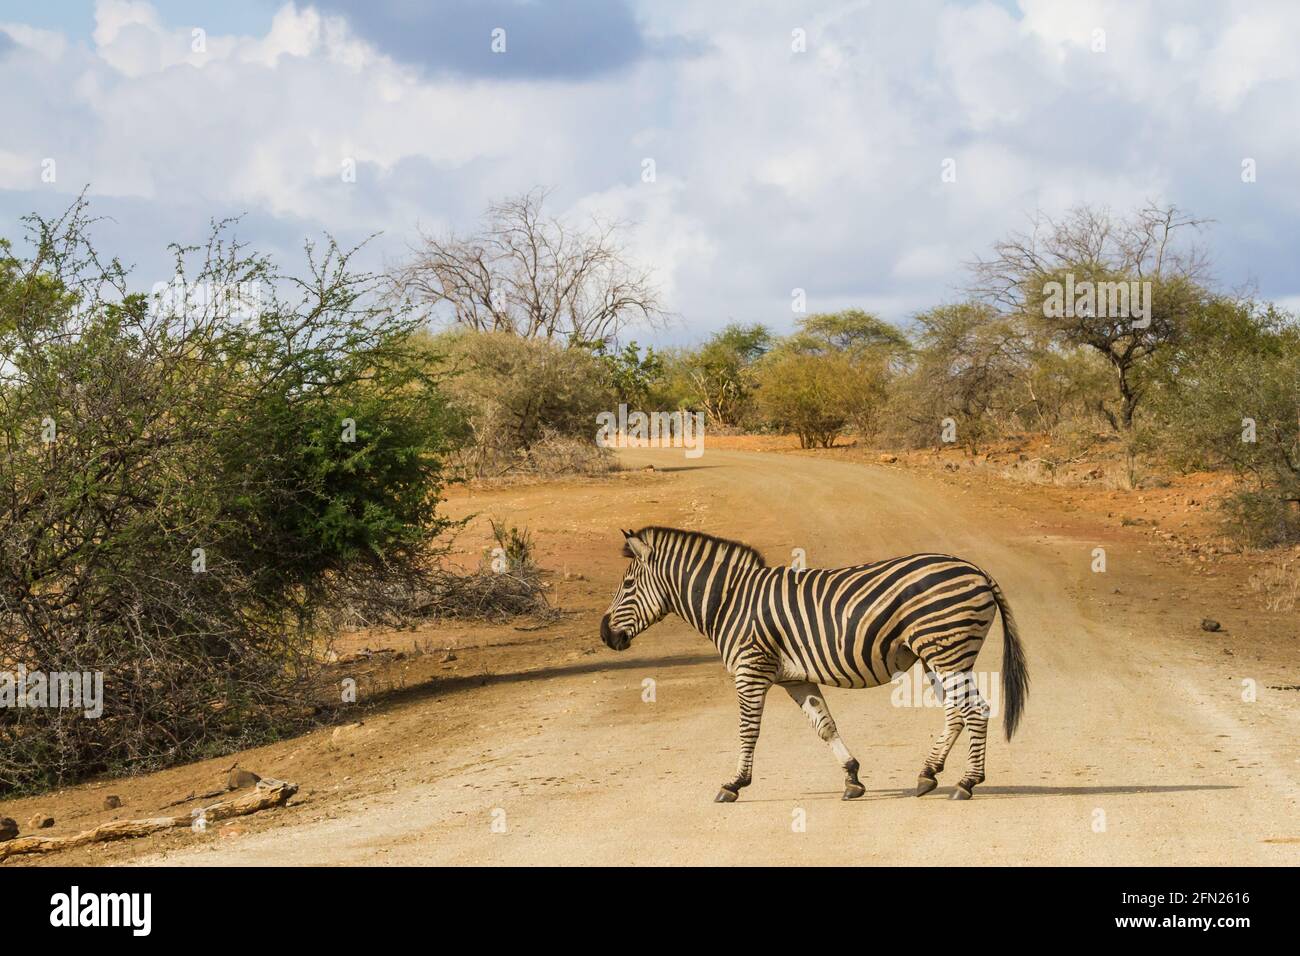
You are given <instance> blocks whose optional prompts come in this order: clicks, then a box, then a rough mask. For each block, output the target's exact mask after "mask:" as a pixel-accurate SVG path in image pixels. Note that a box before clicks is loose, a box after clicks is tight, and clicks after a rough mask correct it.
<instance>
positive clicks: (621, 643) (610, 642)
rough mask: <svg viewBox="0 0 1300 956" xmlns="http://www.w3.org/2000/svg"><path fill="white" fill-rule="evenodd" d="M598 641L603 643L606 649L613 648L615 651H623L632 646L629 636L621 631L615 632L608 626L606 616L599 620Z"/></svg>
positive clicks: (607, 617)
mask: <svg viewBox="0 0 1300 956" xmlns="http://www.w3.org/2000/svg"><path fill="white" fill-rule="evenodd" d="M600 639H601V640H602V641H604V642H605V646H606V647H610V648H613V649H614V650H616V651H625V650H627V649H628V647H630V646H631V644H632V638H631V636H629V635H628V634H625V633H624V632H623V631H616V630H614V629H613V628H612V627H610V626H609V615H608V614H606V615H605V616H604V617H602V618H601V619H600Z"/></svg>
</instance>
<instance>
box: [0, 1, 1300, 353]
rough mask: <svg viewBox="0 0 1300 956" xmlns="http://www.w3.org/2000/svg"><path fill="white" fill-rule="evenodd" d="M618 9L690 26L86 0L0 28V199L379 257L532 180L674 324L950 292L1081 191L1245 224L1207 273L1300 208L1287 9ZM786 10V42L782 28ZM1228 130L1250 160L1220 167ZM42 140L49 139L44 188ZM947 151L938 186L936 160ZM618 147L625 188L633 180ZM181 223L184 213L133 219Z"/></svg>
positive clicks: (881, 303) (928, 5) (1226, 268)
mask: <svg viewBox="0 0 1300 956" xmlns="http://www.w3.org/2000/svg"><path fill="white" fill-rule="evenodd" d="M1260 10H1264V11H1266V12H1267V15H1260V13H1259V11H1260ZM639 13H640V16H641V19H642V20H643V22H644V25H645V29H646V30H647V32H649V33H651V34H653V35H656V36H660V37H671V36H687V37H690V38H691V40H692V43H693V44H694V45H695V46H696V47H697V49H698V52H696V53H695V55H692V56H685V57H666V56H665V57H654V56H651V57H646V58H643V59H641V60H639V61H637V62H635V63H634V64H632V65H630V66H627V67H625V68H624V69H622V70H619V71H613V72H607V73H602V74H600V75H597V76H592V77H588V78H586V79H583V80H566V81H559V80H555V79H546V80H536V81H530V80H528V79H526V78H514V79H510V80H504V79H501V80H498V79H493V78H485V77H484V76H482V75H481V74H476V75H474V76H467V75H459V74H454V73H430V72H426V71H422V70H421V69H420V68H419V67H417V66H412V65H409V64H406V63H403V62H398V61H396V60H394V59H393V57H392V56H390V55H389V54H388V53H387V52H386V51H385V50H383V49H379V48H376V47H375V46H374V45H372V44H371V43H369V42H366V41H364V40H362V39H360V36H359V33H358V31H356V30H354V29H353V28H352V27H351V26H350V25H349V23H348V22H347V21H346V20H344V19H341V18H339V17H335V16H324V15H322V14H321V13H319V12H318V11H317V10H316V9H315V8H313V7H312V6H311V5H310V4H297V5H295V4H292V3H286V4H284V5H283V6H282V7H280V8H279V9H278V10H277V11H276V12H275V14H274V17H273V19H272V20H271V22H270V25H269V27H268V28H267V29H265V30H264V31H262V32H261V33H260V35H254V36H238V35H216V34H208V35H207V36H206V37H205V42H206V50H205V51H204V52H196V51H195V50H194V49H193V37H192V34H191V28H190V27H188V26H184V27H176V26H172V25H170V24H169V21H168V20H167V19H166V17H164V16H162V15H160V14H159V13H158V12H157V10H156V9H155V8H154V7H153V6H150V5H149V4H148V3H143V2H124V0H100V2H99V3H98V4H97V5H96V25H95V30H94V34H93V38H92V39H93V43H91V44H85V43H70V42H68V41H67V40H65V39H64V38H63V37H61V36H59V35H58V34H54V33H50V32H49V31H40V30H34V29H32V28H30V27H26V26H23V25H21V24H5V25H0V30H2V31H3V32H4V33H6V34H7V35H8V36H9V37H11V38H12V39H13V40H14V42H15V43H17V44H18V46H17V47H11V48H9V49H8V50H7V52H6V51H0V86H3V87H4V88H6V89H7V90H9V91H14V92H15V93H16V95H11V96H8V97H7V99H6V131H5V141H4V146H3V151H2V152H0V189H5V190H11V191H14V192H12V193H11V194H10V195H8V196H6V195H5V194H3V193H0V201H3V202H4V208H5V209H6V211H13V210H23V209H25V208H29V207H30V203H29V196H30V197H36V199H41V198H42V197H46V196H47V195H48V194H49V192H51V191H55V192H58V193H59V194H62V195H63V196H65V197H66V196H68V195H71V194H73V193H75V192H77V191H79V190H80V189H81V188H82V186H83V185H84V184H86V183H90V184H91V192H92V195H97V196H101V197H116V199H117V200H120V201H121V202H122V203H125V204H128V205H127V206H124V207H123V208H129V209H134V210H138V213H137V215H138V216H139V221H138V222H132V223H130V224H129V225H130V228H126V229H124V233H126V234H127V235H128V236H129V237H130V238H131V241H134V242H138V243H140V244H142V245H143V244H145V243H148V244H150V245H151V246H156V247H158V248H161V247H163V246H164V245H165V243H166V242H168V241H171V240H177V239H194V238H196V237H197V235H198V234H200V233H201V232H202V229H203V227H204V225H205V223H206V220H207V218H208V217H209V216H213V215H218V216H219V215H225V214H229V213H231V212H242V211H248V212H250V213H252V214H256V216H258V217H261V218H260V219H259V221H260V222H263V223H265V222H274V223H280V224H283V230H282V231H283V232H284V233H286V234H289V233H292V234H302V233H306V232H313V231H319V230H321V229H329V230H332V231H335V232H346V233H351V234H354V235H360V234H365V233H369V232H371V231H374V230H384V231H385V232H386V234H387V235H386V236H385V238H384V239H382V240H381V241H380V244H379V251H381V252H382V253H383V254H384V255H396V254H400V252H401V250H402V248H403V247H404V243H405V241H406V240H407V239H409V238H410V237H411V236H412V235H413V233H414V230H415V227H416V224H417V222H418V223H421V224H422V225H424V226H425V227H426V228H445V227H448V226H451V225H455V226H458V227H461V228H465V227H469V226H470V225H472V222H473V220H474V219H475V218H476V216H477V214H478V212H479V211H480V210H481V209H482V207H483V206H484V205H485V204H486V202H487V201H488V200H490V199H492V198H496V197H500V196H503V195H507V194H512V193H519V192H522V191H525V190H528V189H530V188H532V187H535V186H538V185H545V186H553V187H556V191H555V194H554V198H553V202H554V203H555V205H556V211H566V210H567V211H571V212H573V213H574V214H575V215H585V214H587V213H589V212H595V211H598V212H600V213H602V214H605V215H610V216H614V217H618V218H622V219H627V220H629V221H631V222H633V223H634V224H635V225H634V229H633V232H632V233H631V235H630V243H631V246H632V250H633V251H634V253H635V254H636V255H637V256H638V258H640V259H642V260H643V261H645V262H647V263H649V264H651V265H653V266H654V267H655V268H656V269H657V270H658V272H659V274H660V281H661V285H662V286H663V288H664V290H665V292H666V293H667V294H668V296H669V297H670V302H669V304H670V306H671V308H672V309H674V310H675V311H678V312H680V313H682V315H683V317H684V318H685V319H686V324H687V327H689V328H690V329H694V330H698V329H699V328H702V327H709V326H716V325H720V324H721V323H723V322H725V321H727V320H728V319H732V318H734V319H738V320H744V321H760V320H761V321H769V322H771V323H773V324H775V325H778V326H788V325H789V322H790V318H791V316H790V311H789V295H790V290H791V289H792V288H794V287H800V288H805V289H807V290H808V295H809V300H810V304H811V305H813V306H814V307H817V308H822V307H826V308H833V307H839V306H841V305H852V304H855V303H856V304H863V305H868V304H870V303H876V304H877V305H878V307H880V308H882V309H884V310H886V314H887V317H890V318H896V319H901V318H903V317H904V311H913V310H914V309H915V308H918V307H920V306H921V305H923V304H925V303H926V302H934V301H939V300H943V299H945V298H950V297H951V294H952V290H954V289H958V288H959V287H960V286H961V284H962V283H963V281H964V279H965V274H964V272H963V266H962V263H963V262H965V261H968V260H969V259H971V258H972V257H973V256H974V255H976V254H977V253H980V252H983V251H985V250H987V248H988V246H989V244H990V243H991V242H992V241H993V240H994V239H995V238H997V237H998V236H1000V235H1003V234H1005V232H1006V231H1008V230H1009V229H1011V228H1013V227H1017V226H1020V225H1022V224H1023V223H1024V216H1025V214H1026V213H1027V212H1030V211H1032V210H1033V209H1034V208H1035V207H1043V208H1045V209H1049V210H1052V211H1059V210H1060V209H1063V208H1065V207H1066V206H1068V205H1070V204H1073V203H1077V202H1085V201H1086V202H1097V203H1107V204H1109V205H1111V206H1112V207H1114V208H1116V209H1122V208H1124V207H1125V206H1129V205H1132V204H1135V203H1138V202H1141V201H1143V200H1144V199H1146V198H1148V197H1164V198H1167V199H1169V200H1171V201H1175V202H1178V203H1179V204H1180V205H1182V206H1184V207H1187V208H1190V209H1191V210H1193V211H1195V212H1198V213H1200V214H1202V215H1208V216H1212V217H1215V218H1218V219H1220V220H1229V219H1230V218H1231V217H1233V216H1238V215H1240V216H1250V217H1254V218H1255V219H1257V221H1258V222H1259V223H1260V224H1261V228H1260V229H1259V230H1258V234H1257V233H1256V232H1243V231H1240V230H1238V231H1235V232H1233V233H1232V235H1233V236H1234V237H1235V239H1236V242H1235V244H1229V245H1226V246H1224V247H1223V248H1222V249H1221V250H1218V249H1216V251H1219V252H1221V259H1222V260H1224V261H1223V263H1222V266H1221V268H1220V270H1219V271H1220V273H1221V274H1224V275H1225V278H1226V279H1227V280H1229V281H1237V280H1239V279H1245V278H1247V276H1246V275H1245V274H1243V273H1245V272H1248V271H1253V272H1254V273H1255V274H1256V275H1257V276H1258V277H1259V278H1260V279H1261V280H1262V281H1261V284H1262V285H1263V286H1264V289H1265V292H1266V293H1267V289H1268V287H1269V283H1270V282H1272V283H1273V284H1274V285H1279V284H1285V283H1287V282H1289V280H1288V279H1285V278H1284V276H1285V274H1286V273H1285V271H1284V270H1285V269H1287V268H1289V266H1286V265H1284V263H1285V261H1286V253H1285V249H1283V248H1280V247H1281V246H1285V243H1280V242H1278V241H1276V240H1270V238H1269V237H1270V236H1275V235H1277V234H1279V230H1280V232H1281V234H1284V235H1285V234H1291V235H1293V234H1294V231H1295V230H1294V228H1292V229H1290V231H1289V233H1288V230H1287V229H1286V228H1285V226H1286V225H1287V221H1286V220H1276V219H1270V218H1269V217H1282V216H1291V217H1294V215H1295V213H1296V211H1297V210H1300V183H1297V182H1296V181H1295V180H1294V177H1293V176H1292V175H1291V174H1290V169H1291V168H1292V167H1293V166H1294V163H1293V161H1292V159H1293V157H1294V155H1295V154H1296V153H1297V151H1300V128H1298V127H1297V124H1294V123H1287V122H1285V121H1284V117H1286V116H1289V115H1290V113H1291V112H1292V111H1293V105H1294V102H1295V101H1296V99H1297V94H1300V72H1298V68H1297V66H1296V59H1295V58H1294V57H1293V56H1292V55H1290V52H1289V51H1288V50H1287V48H1286V43H1287V41H1288V39H1289V37H1291V36H1294V35H1295V34H1296V33H1297V29H1296V28H1297V27H1300V8H1296V9H1294V10H1293V8H1292V7H1291V6H1290V5H1288V4H1284V3H1272V4H1267V5H1265V4H1263V3H1261V4H1252V5H1249V6H1248V7H1246V8H1244V9H1243V8H1237V7H1232V6H1227V5H1220V4H1214V3H1210V2H1206V3H1204V4H1195V5H1193V4H1184V3H1178V2H1174V0H1159V2H1155V3H1137V2H1127V0H1126V2H1118V0H1115V2H1103V0H1090V2H1080V3H1070V4H1062V3H1057V2H1049V0H1022V3H1021V9H1020V10H1019V11H1009V10H1008V9H1007V8H1006V6H1005V5H999V4H994V3H992V2H988V0H983V2H977V3H973V4H972V3H966V2H956V0H953V2H948V3H945V2H941V0H918V2H916V3H910V4H902V5H890V6H889V7H888V8H886V7H885V5H882V4H851V5H844V6H837V7H836V8H834V9H833V10H826V9H823V8H821V7H819V6H817V5H815V4H809V5H808V6H807V7H805V8H802V9H801V8H800V7H798V6H797V5H794V6H792V5H789V4H785V3H776V2H772V3H755V4H752V5H747V6H746V12H745V14H744V15H737V14H736V13H735V12H734V10H733V9H721V8H719V7H716V6H715V5H710V4H699V3H694V2H687V0H673V2H662V3H654V4H650V3H648V2H646V3H643V4H642V6H641V9H640V11H639ZM358 15H364V14H358ZM795 28H800V29H804V30H805V31H806V32H807V37H808V51H807V53H804V54H799V53H794V52H792V51H791V49H790V36H791V30H793V29H795ZM1096 29H1104V30H1105V40H1106V44H1105V51H1104V52H1093V49H1092V46H1093V41H1094V36H1095V35H1094V32H1093V31H1094V30H1096ZM1243 156H1251V157H1255V158H1256V159H1257V160H1258V162H1259V169H1260V181H1259V182H1258V183H1256V184H1253V185H1251V186H1250V187H1243V184H1242V183H1241V182H1240V179H1239V169H1240V160H1241V158H1242V157H1243ZM43 157H54V158H56V159H57V161H58V163H59V179H58V182H57V183H56V184H54V185H52V186H44V185H41V184H39V169H38V168H37V167H38V164H39V162H40V159H41V158H43ZM945 157H953V158H955V159H956V161H957V173H958V177H957V182H955V183H943V182H941V179H940V171H941V167H940V163H941V161H942V160H943V159H944V158H945ZM646 158H652V159H653V160H654V161H655V164H656V168H657V174H658V181H657V182H656V183H654V184H645V183H641V182H640V173H641V163H642V161H643V159H646ZM345 159H352V160H355V162H356V164H357V173H358V181H357V183H355V184H347V183H344V182H343V181H342V178H341V176H340V172H341V167H342V163H343V161H344V160H345ZM1243 189H1250V190H1253V192H1243ZM42 190H43V191H42ZM18 191H21V192H18ZM1245 201H1250V202H1255V203H1257V205H1254V206H1251V207H1250V209H1249V210H1243V209H1242V206H1241V204H1242V203H1243V202H1245ZM151 209H152V210H157V211H159V212H160V213H161V212H166V215H158V216H150V215H149V214H148V212H147V211H148V210H151ZM1239 210H1241V211H1239ZM123 214H125V213H123ZM190 219H192V220H194V222H193V233H191V234H190V235H188V236H186V235H181V236H177V235H163V234H161V230H162V229H163V228H164V227H163V226H162V225H160V224H159V223H160V222H161V223H166V224H167V225H166V228H173V225H174V223H175V222H177V221H179V220H184V221H189V220H190ZM1270 224H1271V225H1272V227H1273V228H1270ZM246 238H249V239H252V240H254V241H255V242H256V241H257V240H258V238H259V237H258V236H256V235H252V236H247V237H246ZM1261 273H1262V274H1261ZM1274 273H1276V276H1275V277H1274ZM1271 277H1272V278H1271ZM1283 291H1286V292H1288V293H1289V292H1291V288H1290V287H1289V286H1287V287H1286V288H1285V290H1283ZM899 310H904V311H899Z"/></svg>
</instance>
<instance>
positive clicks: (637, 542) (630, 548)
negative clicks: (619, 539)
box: [623, 531, 650, 561]
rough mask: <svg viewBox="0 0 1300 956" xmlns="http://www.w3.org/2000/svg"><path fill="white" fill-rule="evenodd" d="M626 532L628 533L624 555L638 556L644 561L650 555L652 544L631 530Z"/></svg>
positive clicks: (624, 544)
mask: <svg viewBox="0 0 1300 956" xmlns="http://www.w3.org/2000/svg"><path fill="white" fill-rule="evenodd" d="M624 534H626V535H627V540H626V541H624V542H623V556H624V557H625V558H638V559H640V560H642V561H644V560H646V559H647V558H648V557H650V545H648V544H646V543H645V542H644V541H642V540H641V539H640V538H638V537H637V536H636V534H635V533H633V532H631V531H626V532H624Z"/></svg>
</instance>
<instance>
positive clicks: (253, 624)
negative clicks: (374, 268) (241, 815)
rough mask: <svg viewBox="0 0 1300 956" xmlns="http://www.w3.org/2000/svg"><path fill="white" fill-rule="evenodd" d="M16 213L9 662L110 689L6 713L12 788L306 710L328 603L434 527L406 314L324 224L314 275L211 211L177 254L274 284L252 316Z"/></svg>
mask: <svg viewBox="0 0 1300 956" xmlns="http://www.w3.org/2000/svg"><path fill="white" fill-rule="evenodd" d="M28 225H29V228H30V233H29V238H30V241H31V252H30V254H28V255H25V256H19V255H17V254H15V253H14V252H13V251H12V247H11V246H8V245H6V246H4V247H3V248H2V249H0V355H2V356H3V360H0V495H2V496H3V498H4V500H5V503H6V506H5V508H4V510H3V511H0V641H2V643H0V670H8V671H11V670H14V669H17V668H20V667H21V668H26V669H27V670H28V671H29V672H40V673H50V672H74V671H75V672H92V673H93V672H98V673H100V674H102V676H103V687H104V700H103V715H102V716H101V717H99V718H97V719H90V718H86V717H85V716H83V715H82V713H81V712H80V711H78V710H69V709H55V708H38V709H14V708H7V709H2V710H0V792H3V791H12V790H15V789H25V788H33V787H38V786H44V785H55V784H61V783H64V782H67V781H69V780H72V779H75V778H77V777H80V776H84V775H86V774H88V773H93V772H97V771H101V770H124V769H147V768H150V767H155V766H159V765H163V764H166V763H170V762H174V761H177V760H181V759H186V758H190V757H195V756H202V755H206V754H211V753H214V752H220V751H224V750H227V749H230V748H232V747H237V746H243V745H247V744H250V743H253V742H257V741H261V740H265V739H269V738H272V737H274V736H276V735H279V734H282V733H284V732H286V731H288V730H290V729H293V728H295V727H298V726H301V725H302V723H303V722H304V721H307V720H309V719H310V718H311V715H312V706H311V702H310V699H309V696H310V695H309V688H310V680H311V677H312V673H313V663H314V660H315V657H314V655H313V653H312V651H313V642H314V641H315V639H316V638H317V637H318V636H320V635H321V633H322V628H323V627H324V625H325V617H324V615H325V614H326V612H328V611H330V610H331V608H333V607H335V606H336V605H337V604H338V603H339V601H340V600H341V599H342V596H343V595H344V594H346V595H347V596H348V599H349V600H356V598H357V595H358V594H360V595H365V594H366V593H368V592H372V591H377V590H378V589H379V588H380V587H381V586H382V585H384V584H385V583H387V582H391V581H393V580H397V579H404V578H405V577H407V576H408V575H411V574H414V573H417V572H418V571H419V569H420V566H421V563H422V562H423V561H424V560H425V558H426V556H427V551H428V547H429V545H430V543H431V542H432V540H433V538H434V537H435V536H436V535H437V534H438V533H439V532H440V531H441V530H442V529H443V528H444V527H445V524H446V523H445V522H444V521H442V520H441V519H439V517H438V516H437V514H436V512H435V505H436V502H437V499H438V493H439V489H440V484H441V474H442V464H441V458H442V455H443V454H444V453H445V452H446V451H447V450H448V448H449V446H450V443H451V442H452V440H453V439H454V437H455V434H456V430H457V426H456V422H455V419H454V416H453V415H452V414H451V412H450V411H449V408H448V405H447V403H446V401H445V400H444V399H443V397H442V393H441V391H440V389H439V387H438V385H437V383H436V382H435V381H434V380H433V379H432V378H431V377H430V373H429V371H428V369H429V362H428V359H427V356H426V355H424V354H422V353H421V354H417V353H416V352H414V351H413V350H412V348H411V347H410V344H409V341H408V339H409V335H410V332H411V327H412V323H411V322H410V321H409V320H408V319H407V318H406V317H405V316H403V315H394V314H391V313H388V312H386V311H382V310H380V309H378V308H377V307H376V306H375V305H374V304H373V303H374V298H373V293H374V288H373V286H372V284H371V282H370V280H369V278H368V277H367V276H364V275H358V274H356V273H355V272H353V271H352V270H351V268H350V266H349V261H348V254H347V253H345V252H343V251H342V250H340V249H338V248H337V247H336V246H334V245H333V244H332V243H330V244H329V245H328V246H327V247H326V248H325V249H324V250H323V251H322V252H321V253H319V254H318V253H316V252H315V251H314V250H309V253H310V254H309V272H308V274H307V275H306V276H305V277H303V278H302V279H296V278H294V277H292V276H284V275H281V274H279V273H277V272H275V270H274V269H273V268H272V266H271V264H270V263H269V262H267V261H266V260H265V259H262V258H259V257H255V256H249V255H246V254H245V253H244V252H243V251H242V249H241V248H240V247H239V246H237V245H232V244H230V243H229V242H227V241H226V240H225V239H224V238H223V232H222V230H221V229H220V228H218V229H216V230H214V233H213V236H212V238H211V240H210V241H209V243H208V244H207V245H206V246H204V247H201V248H180V247H178V248H177V249H176V268H177V275H178V276H179V277H180V278H181V281H182V283H183V284H184V285H183V287H184V288H187V289H192V290H200V291H202V290H207V291H208V292H209V293H210V292H211V290H233V289H259V290H262V291H263V292H265V294H266V295H265V301H264V302H263V303H262V304H261V307H260V310H258V311H256V312H244V311H241V309H240V308H239V303H238V300H237V299H233V300H232V299H231V298H229V297H223V296H217V295H212V294H206V295H195V296H189V295H186V296H185V297H182V298H178V299H175V300H173V301H170V302H169V301H167V300H166V299H165V298H164V297H160V296H157V295H146V294H142V293H138V292H134V291H133V290H132V289H131V278H130V277H129V276H128V275H127V274H126V272H125V271H124V270H123V269H121V268H120V267H119V266H118V265H117V263H116V262H113V261H108V262H105V261H104V260H102V259H101V258H100V257H98V256H97V255H96V254H95V252H94V249H93V248H92V246H91V244H90V243H89V241H88V239H87V236H86V230H87V228H88V226H89V225H90V222H89V220H88V219H87V217H86V214H85V208H84V205H82V204H80V203H79V204H78V205H76V206H74V207H73V209H71V210H69V212H68V213H67V214H66V215H65V216H64V217H63V218H62V219H60V220H57V221H53V222H50V221H44V220H41V219H37V218H32V219H30V220H28ZM241 284H242V285H241ZM343 419H352V421H353V423H354V424H355V432H354V430H353V428H352V426H351V425H348V426H345V425H344V422H343Z"/></svg>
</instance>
